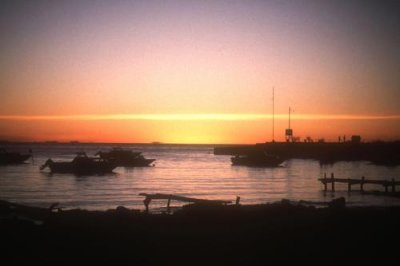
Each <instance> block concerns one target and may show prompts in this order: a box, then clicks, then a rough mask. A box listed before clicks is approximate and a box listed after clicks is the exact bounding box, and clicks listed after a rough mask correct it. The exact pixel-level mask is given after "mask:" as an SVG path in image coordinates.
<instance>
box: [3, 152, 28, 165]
mask: <svg viewBox="0 0 400 266" xmlns="http://www.w3.org/2000/svg"><path fill="white" fill-rule="evenodd" d="M30 157H32V154H21V153H18V152H7V151H6V150H5V149H0V164H1V165H6V164H21V163H24V162H25V161H26V160H28V159H29V158H30Z"/></svg>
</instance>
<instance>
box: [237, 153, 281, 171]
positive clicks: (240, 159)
mask: <svg viewBox="0 0 400 266" xmlns="http://www.w3.org/2000/svg"><path fill="white" fill-rule="evenodd" d="M284 161H285V160H284V159H282V158H280V157H278V156H275V155H271V154H266V153H265V152H263V151H259V152H251V153H248V154H245V155H236V156H234V157H232V158H231V162H232V164H233V165H243V166H253V167H277V166H279V165H281V164H282V163H283V162H284Z"/></svg>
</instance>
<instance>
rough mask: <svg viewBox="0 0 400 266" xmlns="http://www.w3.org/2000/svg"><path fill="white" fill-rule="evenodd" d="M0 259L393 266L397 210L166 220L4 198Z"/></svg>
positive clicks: (337, 207) (223, 213)
mask: <svg viewBox="0 0 400 266" xmlns="http://www.w3.org/2000/svg"><path fill="white" fill-rule="evenodd" d="M0 217H1V219H0V228H1V229H0V230H1V232H0V235H1V242H2V246H3V247H2V260H3V261H9V262H10V263H9V264H8V265H12V264H26V265H33V264H36V263H44V262H46V263H52V264H53V265H54V264H55V265H60V264H68V265H73V264H83V263H85V264H87V263H89V264H98V263H102V264H103V263H105V264H109V265H115V264H126V263H129V264H130V265H155V264H158V265H172V264H186V265H216V264H218V265H227V264H241V265H254V264H263V265H268V264H269V265H271V264H272V265H274V264H277V263H278V264H283V263H296V264H299V263H303V262H304V263H313V264H314V263H318V264H320V265H326V264H328V265H333V264H338V263H341V264H343V263H349V262H355V263H357V264H361V263H371V262H376V263H379V265H383V264H382V263H385V262H396V261H397V260H398V257H397V251H398V246H399V244H398V241H399V239H400V238H399V236H400V230H399V225H400V207H358V208H347V207H345V206H344V201H342V200H340V199H339V200H337V201H336V202H335V203H334V204H331V206H328V207H325V208H315V207H312V206H305V205H301V204H293V203H290V202H288V201H285V200H283V201H282V202H277V203H272V204H263V205H252V206H235V205H228V206H219V205H218V206H215V205H214V206H213V205H196V204H194V205H190V206H185V207H184V208H183V209H182V210H179V211H177V212H175V213H174V214H172V215H168V214H146V213H144V212H141V211H137V210H129V209H126V208H124V207H118V208H117V209H115V210H109V211H85V210H64V211H57V210H52V211H50V210H49V209H43V208H33V207H27V206H22V205H16V204H11V203H9V202H5V201H1V202H0Z"/></svg>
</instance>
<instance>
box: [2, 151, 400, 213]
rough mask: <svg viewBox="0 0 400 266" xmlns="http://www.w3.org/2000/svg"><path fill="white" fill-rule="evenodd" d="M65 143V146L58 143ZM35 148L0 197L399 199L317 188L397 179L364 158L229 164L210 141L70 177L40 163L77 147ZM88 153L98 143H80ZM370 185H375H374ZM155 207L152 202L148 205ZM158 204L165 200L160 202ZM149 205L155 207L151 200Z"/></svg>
mask: <svg viewBox="0 0 400 266" xmlns="http://www.w3.org/2000/svg"><path fill="white" fill-rule="evenodd" d="M64 146H65V147H64ZM64 146H62V147H60V146H55V147H52V146H49V145H47V146H45V147H37V149H34V152H35V163H34V164H24V165H20V166H5V167H1V168H0V173H1V175H0V198H1V199H6V200H11V201H14V202H21V203H29V204H34V205H39V206H45V207H48V206H50V204H52V203H54V202H60V203H62V205H63V206H67V207H71V208H74V207H80V208H88V209H107V208H115V207H116V206H118V205H124V206H126V207H134V208H141V209H142V208H143V203H142V201H143V198H142V197H140V196H139V193H167V194H178V195H182V196H189V197H198V198H208V199H222V200H232V201H234V200H235V199H236V196H240V197H241V203H242V204H253V203H264V202H268V201H276V200H281V199H282V198H288V199H291V200H307V201H329V200H331V199H332V198H333V197H339V196H344V197H345V198H346V199H347V200H348V201H349V202H350V204H361V205H362V204H375V205H387V204H399V200H398V199H395V198H387V197H376V196H372V195H361V194H360V193H352V194H348V193H347V186H346V185H343V186H342V185H341V184H338V186H337V187H336V190H337V191H336V192H334V193H331V192H327V193H324V192H323V186H322V185H321V184H320V182H318V181H317V179H318V178H320V177H323V176H324V174H325V173H326V174H327V175H330V173H335V176H336V177H341V178H349V177H352V178H361V176H365V177H366V178H370V179H372V178H374V179H391V178H399V177H400V175H399V173H400V167H385V166H375V165H371V164H368V163H367V162H338V163H335V164H333V165H320V164H319V162H317V161H313V160H296V159H294V160H288V161H286V162H285V163H284V164H283V167H278V168H248V167H242V166H232V165H231V163H230V156H214V155H213V154H212V147H211V146H201V147H197V146H195V147H192V146H183V147H179V146H172V147H170V146H167V147H165V146H162V145H161V146H160V145H157V146H125V147H124V148H133V149H134V150H138V151H139V150H140V151H142V152H143V154H144V155H145V156H146V157H147V156H148V157H152V158H156V159H157V161H156V166H154V167H138V168H124V167H118V168H116V169H115V170H114V173H113V174H106V175H101V176H74V175H70V174H53V175H51V174H49V173H47V172H41V171H39V166H40V165H41V164H43V163H44V161H45V160H47V159H48V158H49V157H51V158H54V159H56V160H70V159H71V158H73V157H74V154H75V151H76V148H77V147H75V148H71V147H69V146H68V145H64ZM78 149H79V150H84V151H85V152H87V153H88V154H90V155H92V154H94V153H96V152H97V151H98V150H101V149H103V150H104V149H106V148H105V147H104V146H96V145H91V146H84V147H78ZM372 189H373V188H372ZM152 205H153V203H152ZM160 205H162V206H164V205H165V203H164V202H160ZM154 207H157V202H155V205H154Z"/></svg>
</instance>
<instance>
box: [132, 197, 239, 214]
mask: <svg viewBox="0 0 400 266" xmlns="http://www.w3.org/2000/svg"><path fill="white" fill-rule="evenodd" d="M139 195H140V196H144V197H146V198H145V199H144V200H143V203H144V206H145V207H146V212H148V211H149V205H150V202H151V200H153V199H165V200H168V203H167V212H169V211H170V203H171V200H177V201H183V202H191V203H207V204H223V205H226V204H230V203H232V201H226V200H207V199H196V198H190V197H183V196H178V195H172V194H161V193H156V194H148V193H140V194H139ZM239 200H240V197H238V199H236V204H239Z"/></svg>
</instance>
